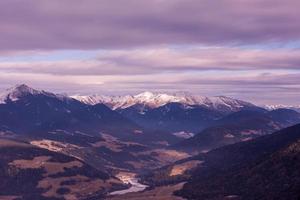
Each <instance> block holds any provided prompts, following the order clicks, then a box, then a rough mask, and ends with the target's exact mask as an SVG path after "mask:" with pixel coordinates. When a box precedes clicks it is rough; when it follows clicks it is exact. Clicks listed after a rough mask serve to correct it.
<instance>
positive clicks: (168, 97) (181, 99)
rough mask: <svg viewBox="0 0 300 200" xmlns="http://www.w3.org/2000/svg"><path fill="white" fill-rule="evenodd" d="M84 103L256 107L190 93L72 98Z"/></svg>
mask: <svg viewBox="0 0 300 200" xmlns="http://www.w3.org/2000/svg"><path fill="white" fill-rule="evenodd" d="M71 97H72V98H75V99H77V100H79V101H81V102H83V103H86V104H91V105H95V104H98V103H103V104H106V105H107V106H109V107H110V108H112V109H114V110H115V109H125V108H128V107H131V106H133V105H144V106H146V107H149V108H158V107H161V106H163V105H166V104H168V103H181V104H184V105H201V106H204V107H207V108H213V109H224V108H225V109H229V110H233V111H234V110H239V109H240V108H243V107H245V106H250V107H254V106H255V105H253V104H251V103H248V102H244V101H240V100H237V99H233V98H229V97H224V96H217V97H205V96H199V95H192V94H188V93H175V94H168V93H152V92H143V93H141V94H138V95H133V96H131V95H126V96H101V95H92V96H80V95H79V96H78V95H77V96H71Z"/></svg>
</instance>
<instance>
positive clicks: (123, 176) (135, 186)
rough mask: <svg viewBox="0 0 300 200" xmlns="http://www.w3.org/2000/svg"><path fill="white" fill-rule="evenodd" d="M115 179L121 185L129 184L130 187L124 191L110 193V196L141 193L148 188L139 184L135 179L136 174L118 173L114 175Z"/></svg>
mask: <svg viewBox="0 0 300 200" xmlns="http://www.w3.org/2000/svg"><path fill="white" fill-rule="evenodd" d="M116 177H117V178H119V179H120V180H121V181H122V182H123V183H125V184H130V185H131V187H130V188H128V189H126V190H117V191H114V192H111V193H110V195H121V194H127V193H130V192H141V191H144V190H145V189H146V188H147V187H148V186H147V185H143V184H141V183H139V182H138V179H137V178H136V174H134V173H128V172H120V173H119V174H117V175H116Z"/></svg>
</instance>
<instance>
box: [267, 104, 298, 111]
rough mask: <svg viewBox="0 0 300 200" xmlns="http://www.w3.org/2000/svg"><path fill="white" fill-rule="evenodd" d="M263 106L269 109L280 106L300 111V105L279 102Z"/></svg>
mask: <svg viewBox="0 0 300 200" xmlns="http://www.w3.org/2000/svg"><path fill="white" fill-rule="evenodd" d="M263 107H264V108H265V109H267V110H276V109H280V108H285V109H291V110H295V111H297V112H300V105H298V106H291V105H283V104H277V105H264V106H263Z"/></svg>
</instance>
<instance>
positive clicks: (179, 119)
mask: <svg viewBox="0 0 300 200" xmlns="http://www.w3.org/2000/svg"><path fill="white" fill-rule="evenodd" d="M73 98H76V99H78V100H80V101H82V102H84V103H87V104H92V105H94V104H97V103H103V104H105V105H107V106H109V107H111V108H112V109H114V110H116V111H118V112H119V113H121V114H122V115H123V116H124V117H126V118H128V119H130V120H132V121H134V122H135V123H137V124H139V125H140V126H142V127H145V128H148V129H152V130H160V131H166V132H169V133H173V134H175V135H176V133H178V132H184V133H185V134H188V135H191V134H194V133H196V132H199V131H201V130H203V129H204V128H206V127H208V126H210V124H212V123H213V122H214V121H215V120H218V119H220V118H222V117H224V116H225V115H227V114H230V113H232V112H237V111H240V110H262V108H259V107H257V106H255V105H253V104H251V103H248V102H244V101H240V100H236V99H232V98H229V97H224V96H219V97H210V98H209V97H204V96H198V95H191V94H187V93H177V94H167V93H151V92H144V93H141V94H138V95H135V96H129V95H127V96H110V97H109V96H97V95H94V96H73Z"/></svg>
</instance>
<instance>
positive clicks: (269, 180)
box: [178, 125, 300, 200]
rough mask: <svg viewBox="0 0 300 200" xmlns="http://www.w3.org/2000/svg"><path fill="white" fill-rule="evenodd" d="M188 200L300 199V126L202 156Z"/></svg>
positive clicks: (187, 191) (188, 189) (187, 189)
mask: <svg viewBox="0 0 300 200" xmlns="http://www.w3.org/2000/svg"><path fill="white" fill-rule="evenodd" d="M194 159H198V160H202V161H203V164H202V165H201V166H200V167H198V168H197V170H195V171H194V172H193V173H192V177H193V178H192V179H191V180H189V181H188V183H187V184H186V185H185V186H184V188H183V189H182V190H181V191H180V192H178V194H180V195H183V196H184V197H186V198H188V199H208V200H210V199H224V198H225V199H226V198H233V199H246V200H248V199H249V200H250V199H251V200H252V199H263V200H264V199H282V200H283V199H291V200H294V199H295V200H296V199H299V197H300V193H299V186H300V173H299V170H298V169H299V163H300V162H299V161H300V125H296V126H293V127H289V128H286V129H284V130H281V131H279V132H277V133H274V134H271V135H267V136H263V137H260V138H258V139H256V140H253V141H249V142H243V143H238V144H234V145H230V146H227V147H223V148H220V149H216V150H214V151H212V152H209V153H208V154H202V155H199V156H197V157H195V158H194Z"/></svg>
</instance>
